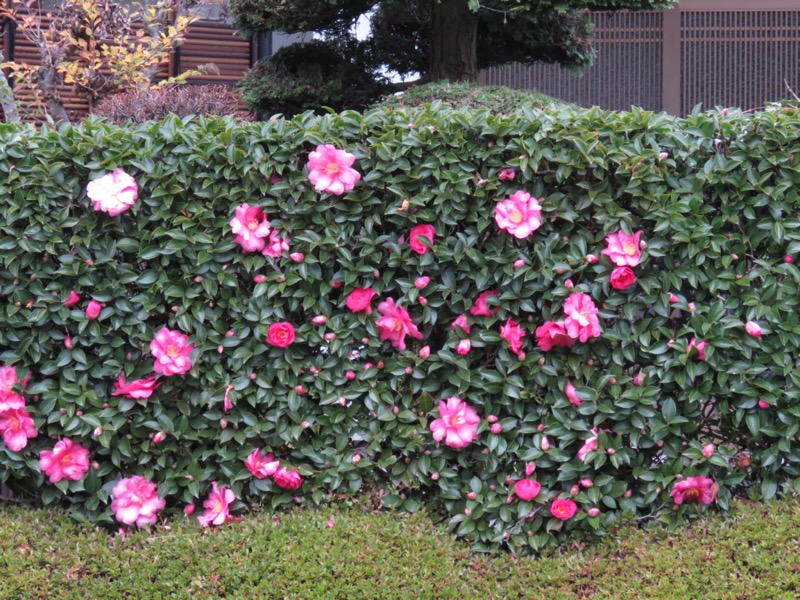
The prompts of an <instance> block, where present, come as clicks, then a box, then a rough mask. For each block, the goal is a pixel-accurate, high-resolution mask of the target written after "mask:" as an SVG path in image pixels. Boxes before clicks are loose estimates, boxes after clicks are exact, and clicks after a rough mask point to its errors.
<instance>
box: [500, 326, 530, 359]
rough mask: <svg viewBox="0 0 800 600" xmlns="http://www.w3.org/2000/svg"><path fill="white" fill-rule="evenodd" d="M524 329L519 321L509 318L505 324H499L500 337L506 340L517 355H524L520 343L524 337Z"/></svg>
mask: <svg viewBox="0 0 800 600" xmlns="http://www.w3.org/2000/svg"><path fill="white" fill-rule="evenodd" d="M526 333H527V332H526V331H525V330H524V329H522V327H520V326H519V323H517V322H516V321H514V320H513V319H511V318H509V319H508V320H507V321H506V324H505V325H501V326H500V337H502V338H503V339H504V340H506V341H507V342H508V344H509V347H510V349H511V351H512V352H513V353H514V354H516V355H517V356H518V357H520V358H521V357H522V356H524V353H523V352H522V344H523V342H524V339H525V335H526Z"/></svg>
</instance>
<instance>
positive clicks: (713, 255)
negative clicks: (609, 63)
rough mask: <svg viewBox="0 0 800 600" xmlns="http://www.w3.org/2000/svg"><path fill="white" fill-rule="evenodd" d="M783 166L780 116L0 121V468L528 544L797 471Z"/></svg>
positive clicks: (796, 152) (427, 112) (123, 510)
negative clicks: (33, 124) (371, 505)
mask: <svg viewBox="0 0 800 600" xmlns="http://www.w3.org/2000/svg"><path fill="white" fill-rule="evenodd" d="M798 163H800V116H799V115H798V112H797V111H794V110H790V109H776V110H773V111H767V112H762V113H757V114H753V115H746V116H744V115H741V114H738V113H734V112H732V113H731V114H728V113H727V111H718V112H710V113H705V114H694V115H693V116H691V117H689V118H687V119H673V118H671V117H668V116H666V115H663V114H662V115H655V114H653V113H649V112H644V111H639V110H634V111H633V112H631V113H609V112H604V111H601V110H598V109H591V110H583V109H574V108H563V109H548V110H547V111H541V112H539V111H536V112H525V113H522V114H519V115H516V116H499V115H490V114H488V113H486V112H473V113H460V112H450V111H437V109H436V106H435V105H434V106H433V107H432V108H430V109H420V110H415V111H406V110H381V109H376V110H373V111H370V112H367V113H365V114H363V115H361V114H358V113H354V112H346V113H343V114H341V115H326V116H323V117H314V116H311V115H308V114H306V115H300V116H298V117H296V118H295V119H293V120H290V121H287V120H280V119H279V120H274V121H270V122H267V123H244V124H241V123H239V124H237V123H234V122H232V121H230V120H224V119H223V120H208V121H205V120H202V121H198V122H183V121H181V120H178V119H175V118H168V119H166V120H165V121H163V122H161V123H147V124H143V125H140V126H136V127H115V126H110V125H108V124H105V123H103V122H100V121H89V122H87V123H86V124H84V125H81V126H78V127H64V128H62V129H61V130H60V131H53V130H51V129H47V128H43V129H42V130H41V131H35V130H34V129H33V128H30V127H21V126H12V125H4V126H2V127H0V199H2V200H0V293H1V296H0V297H1V298H2V310H0V352H1V353H0V365H1V366H2V367H3V368H2V370H1V371H0V432H2V434H3V438H4V442H3V443H1V444H0V461H2V464H3V466H4V469H3V470H2V471H0V480H2V481H4V482H5V483H6V485H8V486H9V487H10V488H11V489H12V490H13V491H15V492H16V493H18V494H33V495H36V496H40V497H41V498H42V500H43V501H44V502H45V503H47V504H51V503H60V504H62V505H66V506H68V507H69V508H70V509H71V512H72V514H73V515H75V517H76V518H79V519H88V520H92V521H98V522H108V523H112V522H114V521H115V520H116V521H117V522H121V523H126V524H129V525H133V524H136V525H139V526H146V525H149V524H152V523H155V522H157V520H158V519H160V518H161V517H162V515H165V514H169V513H170V512H179V511H183V510H185V511H186V512H187V513H191V512H192V511H193V510H195V507H196V509H197V515H198V516H199V518H200V521H201V523H202V524H203V525H219V524H222V523H223V522H225V521H227V520H230V519H234V518H235V515H241V514H242V512H243V511H244V509H245V508H246V503H248V502H251V501H258V502H262V503H265V504H266V505H267V506H269V507H270V508H279V507H284V506H291V505H296V504H299V505H303V504H316V503H321V502H326V501H329V500H331V499H334V498H337V497H340V496H341V495H349V494H358V493H361V492H369V494H370V496H371V497H373V498H376V497H377V498H381V499H382V502H383V504H384V505H385V506H387V507H392V508H400V509H404V510H414V509H416V508H418V507H420V506H423V505H426V506H430V507H432V508H433V509H434V510H436V511H439V512H440V513H441V514H443V515H445V516H446V517H447V519H448V520H447V523H448V524H449V526H450V527H451V528H452V529H453V530H454V531H455V532H457V533H458V534H459V535H461V536H467V537H469V538H471V539H472V541H473V542H474V544H475V547H476V548H478V549H487V548H489V547H492V546H494V545H498V544H505V545H507V546H508V547H511V548H515V549H519V548H522V547H526V546H527V547H529V548H532V549H534V550H536V549H540V548H543V547H548V546H552V545H554V544H555V543H556V542H557V541H558V540H559V539H560V537H561V536H563V535H564V534H566V533H569V532H573V531H586V532H594V533H597V534H603V533H604V532H605V531H607V530H608V529H609V528H610V527H612V525H613V524H614V522H615V520H617V519H619V518H620V515H625V514H629V515H630V514H635V515H638V516H639V517H640V518H642V519H645V520H646V519H667V520H669V519H673V518H675V517H676V516H678V517H679V516H682V515H684V514H692V513H694V512H696V511H697V510H702V509H703V507H704V505H706V504H713V503H716V504H718V505H719V506H721V507H723V508H724V507H726V506H727V505H728V502H729V500H730V498H731V496H732V495H733V494H742V493H745V494H747V493H754V494H757V495H759V496H760V497H762V498H764V499H769V498H770V497H772V496H773V495H774V494H775V493H776V492H777V491H778V489H779V487H780V486H784V485H785V486H789V487H793V488H796V487H800V485H798V484H800V473H798V463H800V447H798V444H797V442H796V436H797V433H798V428H799V427H800V403H799V402H798V395H799V394H800V376H799V375H798V370H797V368H796V361H797V356H798V345H800V323H799V322H798V308H799V307H800V300H798V281H799V280H800V271H798V269H797V267H796V266H795V265H794V264H793V262H794V259H793V257H794V256H795V255H797V254H798V251H800V221H799V220H798V210H799V209H800V200H799V199H798V189H800V169H798ZM201 513H202V514H201Z"/></svg>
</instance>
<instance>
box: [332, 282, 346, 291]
mask: <svg viewBox="0 0 800 600" xmlns="http://www.w3.org/2000/svg"><path fill="white" fill-rule="evenodd" d="M343 285H344V283H342V282H341V281H331V287H332V288H333V289H335V290H338V289H339V288H340V287H342V286H343Z"/></svg>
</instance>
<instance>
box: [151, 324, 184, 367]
mask: <svg viewBox="0 0 800 600" xmlns="http://www.w3.org/2000/svg"><path fill="white" fill-rule="evenodd" d="M192 350H194V344H190V343H189V336H187V335H184V334H182V333H181V332H180V331H174V330H172V329H167V328H166V327H164V328H162V329H161V330H160V331H159V332H158V333H157V334H156V337H155V339H153V341H152V342H150V352H152V353H153V356H155V358H156V362H155V365H154V366H153V370H154V371H155V372H156V373H159V374H161V375H183V374H184V373H186V372H188V371H189V369H191V368H192V361H191V355H192Z"/></svg>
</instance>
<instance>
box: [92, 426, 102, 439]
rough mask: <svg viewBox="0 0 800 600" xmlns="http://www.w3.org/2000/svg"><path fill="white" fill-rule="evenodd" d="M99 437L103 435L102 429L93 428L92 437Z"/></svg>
mask: <svg viewBox="0 0 800 600" xmlns="http://www.w3.org/2000/svg"><path fill="white" fill-rule="evenodd" d="M101 435H103V428H102V427H95V428H94V433H92V436H94V437H100V436H101Z"/></svg>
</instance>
